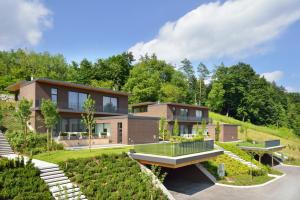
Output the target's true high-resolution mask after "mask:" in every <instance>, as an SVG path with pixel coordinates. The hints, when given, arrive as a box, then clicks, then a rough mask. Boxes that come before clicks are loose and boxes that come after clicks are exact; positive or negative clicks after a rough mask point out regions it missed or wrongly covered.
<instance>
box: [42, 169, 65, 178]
mask: <svg viewBox="0 0 300 200" xmlns="http://www.w3.org/2000/svg"><path fill="white" fill-rule="evenodd" d="M61 173H64V172H63V171H61V170H58V171H52V172H44V173H41V177H45V176H51V175H55V174H61Z"/></svg>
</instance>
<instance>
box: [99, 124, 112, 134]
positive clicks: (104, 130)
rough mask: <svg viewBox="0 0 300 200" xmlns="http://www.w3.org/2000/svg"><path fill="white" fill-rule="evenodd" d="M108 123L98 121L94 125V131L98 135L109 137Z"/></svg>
mask: <svg viewBox="0 0 300 200" xmlns="http://www.w3.org/2000/svg"><path fill="white" fill-rule="evenodd" d="M110 131H111V128H110V124H109V123H98V124H96V127H95V133H96V135H98V136H99V137H109V136H110V133H111V132H110Z"/></svg>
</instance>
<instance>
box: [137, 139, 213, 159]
mask: <svg viewBox="0 0 300 200" xmlns="http://www.w3.org/2000/svg"><path fill="white" fill-rule="evenodd" d="M213 149H214V141H213V140H206V141H191V142H180V143H159V144H141V145H135V146H134V150H135V152H137V153H144V154H154V155H161V156H171V157H175V156H182V155H188V154H194V153H201V152H205V151H211V150H213Z"/></svg>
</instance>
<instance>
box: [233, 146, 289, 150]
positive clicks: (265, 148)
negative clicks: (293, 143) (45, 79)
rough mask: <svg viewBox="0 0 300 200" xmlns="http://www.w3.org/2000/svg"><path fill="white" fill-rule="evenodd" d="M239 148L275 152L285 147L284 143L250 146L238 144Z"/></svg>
mask: <svg viewBox="0 0 300 200" xmlns="http://www.w3.org/2000/svg"><path fill="white" fill-rule="evenodd" d="M238 147H239V148H240V149H242V150H244V151H249V152H276V151H281V150H282V149H284V148H285V146H284V145H279V146H272V147H250V146H238Z"/></svg>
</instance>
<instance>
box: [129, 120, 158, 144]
mask: <svg viewBox="0 0 300 200" xmlns="http://www.w3.org/2000/svg"><path fill="white" fill-rule="evenodd" d="M158 141H159V120H158V119H128V144H143V143H155V142H158Z"/></svg>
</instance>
